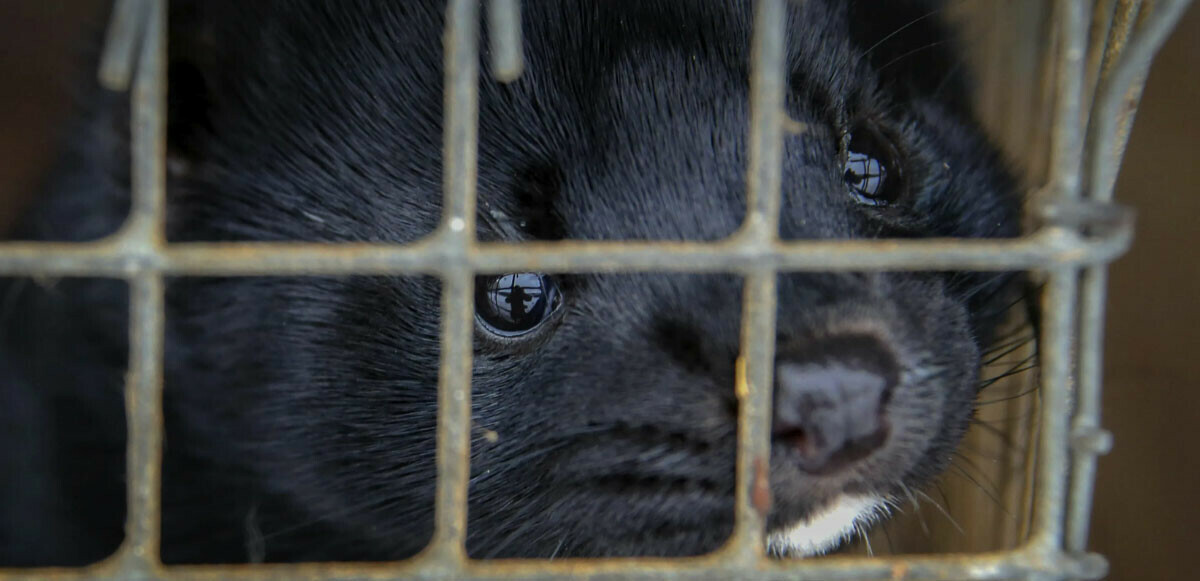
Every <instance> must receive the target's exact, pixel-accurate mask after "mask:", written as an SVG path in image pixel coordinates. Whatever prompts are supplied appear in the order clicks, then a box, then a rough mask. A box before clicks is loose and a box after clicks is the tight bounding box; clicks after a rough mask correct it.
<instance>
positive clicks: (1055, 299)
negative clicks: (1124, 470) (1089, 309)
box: [1033, 268, 1079, 551]
mask: <svg viewBox="0 0 1200 581" xmlns="http://www.w3.org/2000/svg"><path fill="white" fill-rule="evenodd" d="M1078 278H1079V276H1078V272H1077V271H1076V270H1075V269H1073V268H1060V269H1056V270H1053V271H1050V273H1049V280H1048V281H1047V283H1046V291H1045V295H1044V297H1043V301H1042V312H1043V313H1044V319H1043V321H1042V337H1041V344H1042V347H1041V349H1042V356H1043V359H1042V414H1041V426H1040V430H1041V434H1040V438H1039V453H1038V462H1039V465H1038V467H1037V480H1036V486H1037V502H1036V506H1035V513H1036V521H1035V526H1034V539H1033V542H1034V543H1036V544H1038V545H1039V546H1040V548H1042V549H1044V550H1052V551H1057V550H1059V549H1060V548H1061V546H1062V536H1063V535H1062V530H1063V514H1064V510H1063V509H1064V501H1065V500H1066V486H1067V476H1068V472H1067V462H1068V456H1067V421H1068V419H1067V418H1068V417H1069V416H1070V413H1071V387H1072V386H1071V368H1072V365H1071V348H1072V340H1071V339H1072V337H1073V335H1074V332H1075V299H1076V294H1077V287H1078Z"/></svg>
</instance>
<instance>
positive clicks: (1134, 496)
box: [0, 0, 1200, 580]
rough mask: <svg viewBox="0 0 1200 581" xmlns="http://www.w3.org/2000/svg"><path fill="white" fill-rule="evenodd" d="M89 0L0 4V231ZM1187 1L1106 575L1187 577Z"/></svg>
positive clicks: (1113, 301) (1122, 359)
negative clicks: (1109, 568)
mask: <svg viewBox="0 0 1200 581" xmlns="http://www.w3.org/2000/svg"><path fill="white" fill-rule="evenodd" d="M105 4H106V3H105V2H102V1H100V0H0V127H2V128H3V130H2V131H0V229H2V228H4V227H6V225H8V224H9V223H11V220H12V219H13V217H14V216H15V215H16V213H17V212H18V211H19V208H20V207H21V206H22V205H23V204H25V203H27V201H28V199H29V197H30V194H31V191H32V190H33V188H34V187H36V184H37V180H38V176H39V174H40V173H41V172H42V171H44V168H45V166H46V164H47V162H48V161H49V156H50V154H51V151H52V148H53V145H54V142H55V138H56V131H57V130H58V129H59V127H60V123H61V121H62V118H63V115H64V113H65V112H66V110H67V105H68V102H69V96H70V92H71V91H70V79H71V75H70V71H71V67H72V66H73V65H72V63H73V62H77V61H78V59H77V58H76V57H77V56H78V52H79V48H80V47H79V46H78V45H79V41H80V39H81V38H82V37H83V34H81V31H83V30H85V29H86V28H87V27H89V26H96V25H102V24H103V15H102V12H103V11H104V5H105ZM1197 68H1200V7H1193V8H1192V9H1191V10H1190V12H1189V14H1188V15H1187V17H1186V18H1185V20H1184V22H1183V23H1182V24H1181V25H1180V27H1179V29H1178V30H1177V31H1176V33H1175V34H1174V36H1173V38H1172V39H1171V41H1170V42H1169V43H1168V44H1167V46H1166V48H1165V49H1164V50H1163V52H1162V54H1161V55H1160V56H1159V58H1158V62H1157V64H1156V65H1155V67H1154V70H1153V72H1152V74H1151V77H1150V81H1149V84H1148V87H1147V89H1146V92H1145V96H1144V98H1143V101H1142V108H1141V112H1140V113H1139V115H1138V118H1137V123H1136V125H1135V128H1134V132H1133V136H1132V140H1131V142H1130V145H1129V150H1128V153H1127V155H1126V161H1125V165H1124V169H1123V170H1122V173H1121V177H1120V181H1119V184H1118V198H1119V199H1120V200H1121V201H1123V202H1124V203H1127V204H1130V205H1133V206H1134V207H1136V208H1137V210H1138V215H1139V218H1138V234H1137V240H1136V242H1135V244H1134V247H1133V249H1132V251H1131V252H1130V253H1129V254H1128V255H1126V256H1125V257H1124V258H1122V259H1121V260H1120V261H1119V262H1117V263H1116V265H1115V266H1114V267H1113V269H1112V277H1111V287H1110V305H1109V318H1108V321H1109V322H1108V330H1107V365H1106V396H1105V411H1104V425H1105V426H1106V427H1107V428H1109V429H1111V430H1112V431H1113V432H1114V433H1115V435H1116V446H1115V447H1114V449H1113V452H1112V454H1110V455H1109V456H1107V457H1105V458H1103V459H1102V461H1101V464H1100V473H1099V481H1098V484H1097V493H1096V509H1095V515H1094V518H1093V528H1092V539H1093V540H1092V546H1093V548H1094V549H1095V550H1097V551H1100V552H1102V553H1104V554H1106V555H1108V556H1109V558H1110V560H1111V562H1112V575H1111V576H1110V578H1111V579H1120V580H1134V579H1146V580H1150V579H1192V578H1196V576H1197V573H1196V567H1195V565H1193V564H1192V557H1193V555H1192V554H1191V553H1190V551H1191V550H1194V547H1195V545H1196V541H1197V539H1198V538H1200V534H1197V533H1195V532H1194V531H1196V530H1197V529H1198V528H1200V502H1198V501H1197V494H1200V437H1198V436H1200V383H1198V382H1197V381H1196V379H1195V376H1196V375H1197V374H1200V354H1198V353H1195V352H1193V351H1192V350H1193V349H1198V348H1200V317H1198V316H1197V309H1196V307H1195V304H1196V302H1197V301H1200V260H1198V259H1197V257H1196V255H1197V253H1200V227H1198V226H1196V223H1195V220H1196V219H1197V217H1198V216H1200V163H1197V159H1196V158H1197V154H1198V153H1200V144H1198V143H1197V136H1200V112H1198V107H1200V75H1197V74H1196V73H1197Z"/></svg>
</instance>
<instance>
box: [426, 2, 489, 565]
mask: <svg viewBox="0 0 1200 581" xmlns="http://www.w3.org/2000/svg"><path fill="white" fill-rule="evenodd" d="M478 34H479V0H451V2H450V3H449V4H448V6H447V13H446V33H445V37H444V43H445V86H446V89H445V90H446V94H445V110H446V117H445V130H444V131H445V134H444V139H445V149H444V151H443V166H442V173H443V178H442V180H443V181H442V185H443V187H444V189H445V197H444V203H443V209H442V226H441V230H440V244H441V245H443V246H444V248H445V250H446V252H447V253H448V255H449V256H451V257H452V259H451V260H450V262H451V264H448V265H447V267H446V268H445V269H444V270H443V271H442V285H443V286H442V341H441V349H442V355H441V365H440V367H439V379H438V432H437V436H438V437H437V470H438V480H437V492H436V501H435V502H436V505H435V514H436V516H435V526H434V538H433V543H432V544H431V546H430V550H429V554H430V556H431V557H432V558H433V559H435V561H436V563H435V565H436V566H438V567H445V568H449V569H450V570H451V571H453V570H455V569H457V568H459V567H461V566H462V564H463V559H464V558H465V555H466V549H465V542H466V528H467V486H468V480H469V476H470V457H469V455H470V450H471V368H472V365H471V355H472V352H471V331H472V329H473V325H472V323H473V310H472V305H473V304H474V301H473V300H472V273H471V271H470V269H469V267H468V266H467V253H468V252H469V251H470V247H471V245H472V244H473V243H474V240H475V177H476V165H475V164H476V145H477V116H478V76H479V48H478V43H479V41H478Z"/></svg>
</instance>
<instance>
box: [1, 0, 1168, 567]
mask: <svg viewBox="0 0 1200 581" xmlns="http://www.w3.org/2000/svg"><path fill="white" fill-rule="evenodd" d="M787 1H788V0H756V2H755V21H754V35H753V41H752V42H753V45H752V61H753V62H752V69H751V70H752V79H751V85H750V91H751V102H752V106H751V128H750V136H749V138H750V139H749V143H750V155H749V158H750V160H749V165H748V168H747V200H748V209H749V211H748V212H747V218H746V221H745V223H744V224H743V226H742V228H741V229H740V230H739V231H738V233H737V234H735V235H734V236H733V237H731V238H730V239H728V240H724V241H719V242H715V243H682V242H654V243H643V242H570V241H566V242H554V243H523V244H497V243H479V242H477V241H476V239H475V179H476V161H477V160H476V146H477V141H478V140H477V130H478V124H477V115H478V82H479V58H480V51H479V49H478V44H479V36H480V11H479V2H480V0H449V2H448V5H447V25H446V31H445V36H444V42H445V55H446V57H445V110H446V123H445V130H444V131H445V134H444V139H445V142H444V159H445V168H446V171H445V172H444V184H443V187H444V190H445V198H444V209H443V219H442V222H441V225H440V226H439V228H438V230H437V231H436V232H435V233H434V234H433V235H432V236H430V237H429V238H427V239H425V240H422V241H419V242H416V243H412V244H406V245H404V244H395V245H392V244H338V245H326V244H317V243H300V242H298V243H186V244H184V243H181V244H167V243H166V239H165V225H164V224H165V178H164V175H165V172H164V168H165V123H164V114H165V103H166V70H165V69H166V62H165V61H166V59H165V47H166V40H167V39H166V10H167V2H166V0H118V2H117V3H116V5H115V9H114V12H113V15H112V18H111V22H110V26H109V30H108V35H107V37H106V46H105V50H104V52H103V55H102V58H101V66H100V71H99V73H98V74H99V77H100V79H101V82H102V83H103V84H104V85H105V86H106V87H108V88H111V89H118V90H121V89H125V88H127V87H129V85H130V83H131V80H132V86H133V90H132V96H131V98H132V109H133V115H132V120H133V121H132V128H131V129H132V148H133V149H132V158H133V159H132V164H133V167H132V170H133V171H132V181H133V183H132V200H133V202H132V209H131V212H130V216H129V218H128V221H127V222H126V224H125V225H124V227H123V228H122V229H121V230H120V231H119V232H118V233H117V234H115V235H113V236H112V237H110V238H107V239H104V240H101V241H98V242H91V243H3V244H0V274H4V275H36V274H43V275H45V274H51V275H71V276H112V277H121V278H125V279H126V280H128V281H129V282H130V288H131V309H130V311H131V314H130V328H129V337H130V360H129V373H128V377H127V380H126V400H127V401H126V405H127V413H128V424H129V428H128V430H129V433H128V458H127V463H128V467H127V469H128V474H129V483H128V514H127V523H126V535H127V538H126V540H125V542H124V544H123V545H122V546H121V548H120V549H119V550H118V552H117V554H115V555H114V556H112V557H110V558H109V559H107V560H105V561H103V562H101V563H98V564H96V565H92V566H90V567H85V568H78V569H66V568H50V569H8V570H0V581H13V580H17V579H30V580H32V579H51V580H66V579H98V580H99V579H103V580H112V579H135V578H136V579H171V580H174V579H196V580H215V579H247V580H261V581H267V580H275V579H305V580H309V579H311V580H315V579H345V580H350V579H362V580H365V579H371V580H384V579H402V578H405V579H407V578H420V579H448V578H455V579H518V578H520V579H554V578H561V577H564V576H571V577H577V578H605V579H662V580H675V579H727V578H734V577H736V578H747V579H748V578H754V579H789V580H808V579H811V580H816V579H823V580H842V579H1007V578H1021V577H1023V578H1037V579H1065V578H1097V577H1100V576H1102V575H1103V574H1104V573H1105V570H1106V567H1107V565H1106V562H1105V561H1104V559H1103V558H1102V557H1100V556H1098V555H1092V554H1084V553H1081V552H1080V551H1083V550H1084V548H1085V543H1086V529H1087V524H1088V520H1087V519H1088V511H1089V508H1090V503H1091V487H1092V479H1093V476H1094V471H1095V455H1096V454H1097V453H1101V452H1103V450H1104V448H1105V447H1106V446H1105V442H1106V441H1107V440H1106V433H1105V432H1103V431H1101V430H1099V428H1098V413H1099V409H1098V408H1099V403H1098V402H1099V400H1098V398H1099V383H1100V377H1099V371H1098V370H1099V364H1100V342H1101V338H1102V326H1103V301H1104V284H1105V272H1106V270H1105V267H1104V264H1105V263H1107V262H1109V261H1111V260H1113V259H1115V258H1116V257H1117V256H1119V255H1120V254H1121V253H1123V252H1124V251H1125V249H1126V248H1128V245H1129V241H1130V237H1131V235H1132V219H1131V215H1130V214H1129V212H1127V211H1123V210H1121V209H1119V208H1118V207H1117V206H1114V205H1112V204H1110V201H1111V197H1112V184H1113V182H1114V180H1115V172H1116V168H1117V165H1118V163H1119V160H1120V156H1121V153H1122V151H1123V148H1124V141H1123V139H1124V135H1123V134H1122V131H1125V133H1126V134H1127V129H1128V125H1129V123H1130V120H1131V119H1132V113H1133V110H1134V108H1135V106H1136V99H1137V96H1138V94H1139V93H1140V88H1141V84H1142V83H1143V82H1144V80H1145V76H1146V71H1147V68H1148V66H1149V63H1150V60H1151V58H1152V56H1153V54H1154V53H1155V52H1156V51H1157V50H1158V48H1159V47H1160V46H1161V45H1162V43H1163V41H1164V40H1165V38H1166V36H1167V35H1168V33H1169V32H1170V30H1171V29H1172V27H1173V25H1174V23H1175V22H1177V21H1178V19H1179V17H1180V16H1181V14H1182V12H1183V10H1184V8H1185V7H1186V6H1187V5H1188V4H1189V0H1158V1H1157V2H1155V3H1153V6H1150V5H1146V6H1143V7H1142V8H1141V10H1142V11H1143V13H1145V12H1146V11H1151V10H1152V12H1150V13H1149V14H1148V15H1146V16H1145V17H1144V18H1143V17H1141V16H1139V21H1140V22H1141V25H1140V26H1138V27H1137V28H1136V30H1130V31H1129V34H1128V41H1127V43H1126V40H1125V38H1126V37H1125V36H1121V35H1113V36H1112V37H1111V38H1110V40H1109V44H1108V45H1107V46H1104V47H1099V48H1097V47H1094V46H1093V47H1089V46H1088V31H1089V27H1088V23H1089V21H1090V17H1091V14H1090V12H1091V10H1090V7H1091V4H1090V3H1089V2H1088V1H1087V0H1058V3H1057V5H1056V6H1057V7H1058V10H1057V12H1058V14H1059V26H1060V28H1059V32H1058V34H1059V38H1058V46H1059V49H1060V50H1059V52H1058V55H1057V59H1058V60H1057V64H1056V69H1055V70H1056V71H1057V79H1056V88H1057V101H1056V107H1055V109H1056V114H1055V125H1054V131H1053V141H1052V143H1053V148H1052V162H1053V163H1052V169H1053V171H1052V175H1051V181H1050V186H1049V190H1048V192H1049V193H1050V194H1051V196H1050V202H1051V203H1050V204H1049V205H1048V206H1047V207H1046V209H1045V211H1044V212H1043V218H1044V219H1045V220H1046V225H1045V226H1044V227H1043V228H1041V229H1040V230H1038V231H1035V232H1033V233H1031V234H1028V235H1026V236H1024V237H1022V238H1017V239H1012V240H949V239H945V240H849V241H819V240H818V241H789V242H783V241H780V240H779V236H778V221H779V211H780V175H781V171H782V164H781V161H782V139H783V131H784V128H785V126H786V125H787V123H786V121H787V120H786V116H785V113H784V110H783V107H782V103H783V97H784V87H785V82H784V78H785V72H786V71H785V68H784V67H785V59H784V54H785V52H784V50H785V47H786V35H787V30H786V28H785V24H784V23H785V22H786V19H785V18H784V11H785V9H786V2H787ZM1101 1H1103V0H1101ZM1121 2H1122V4H1121V6H1122V8H1121V9H1120V10H1123V12H1121V14H1122V15H1123V17H1131V14H1132V11H1133V10H1134V9H1133V8H1130V6H1134V5H1135V4H1139V3H1136V2H1128V1H1126V0H1121ZM487 25H488V35H489V51H490V56H491V62H490V67H491V69H492V74H493V75H494V76H495V78H496V79H497V80H500V81H503V82H508V81H512V80H514V79H516V78H517V77H519V76H520V74H521V71H522V69H523V67H524V64H523V55H522V46H521V45H522V43H521V31H520V13H519V1H518V0H489V4H488V6H487ZM1113 39H1116V40H1113ZM1100 49H1103V50H1105V59H1106V62H1108V65H1106V66H1105V67H1102V68H1105V70H1106V71H1107V73H1106V74H1104V75H1102V78H1101V79H1100V81H1099V84H1098V89H1097V91H1098V97H1097V99H1096V100H1095V101H1094V103H1093V107H1092V108H1091V113H1092V114H1091V117H1090V123H1091V125H1090V127H1089V126H1085V124H1084V120H1085V117H1084V112H1085V110H1086V109H1085V105H1084V101H1085V97H1086V95H1085V77H1084V74H1085V73H1084V72H1083V71H1085V69H1087V68H1088V67H1086V66H1083V65H1084V63H1085V60H1088V61H1089V62H1094V59H1092V58H1091V57H1089V56H1088V54H1089V53H1088V51H1089V50H1100ZM1112 59H1118V60H1115V61H1114V60H1112ZM1085 128H1086V129H1087V133H1086V140H1085V133H1084V130H1085ZM1085 154H1086V155H1085ZM1085 177H1086V178H1087V179H1086V181H1084V178H1085ZM954 268H957V269H977V270H1015V269H1040V270H1044V271H1046V272H1047V273H1048V276H1049V284H1048V290H1047V292H1046V293H1045V295H1044V296H1043V306H1044V310H1045V312H1046V313H1047V320H1046V324H1045V325H1044V328H1043V329H1044V333H1043V336H1042V338H1041V340H1042V346H1043V347H1042V348H1043V350H1044V352H1043V369H1044V371H1043V373H1044V379H1045V381H1044V385H1045V389H1044V393H1043V398H1044V402H1045V405H1046V410H1045V413H1043V414H1042V419H1041V422H1042V425H1041V431H1040V434H1039V446H1040V458H1039V466H1038V473H1037V487H1036V489H1035V491H1034V494H1035V498H1036V518H1037V520H1036V525H1035V530H1034V531H1033V534H1032V537H1031V539H1030V540H1029V542H1027V543H1026V544H1025V545H1022V546H1020V547H1017V548H1015V549H1012V550H1007V551H994V552H988V553H981V554H947V555H916V556H888V557H876V558H856V557H847V556H835V557H828V558H823V559H817V560H805V561H788V560H774V559H770V558H767V557H766V556H765V555H764V546H763V537H764V522H765V515H766V512H767V510H769V504H770V491H769V488H765V486H764V484H763V483H764V479H765V476H766V474H767V469H768V461H769V456H770V455H769V442H770V440H769V431H768V429H767V426H768V425H769V418H770V404H771V402H770V389H769V387H770V385H771V384H772V379H771V374H772V367H773V366H772V361H773V357H774V335H775V333H774V327H775V306H776V299H777V297H776V288H775V284H776V276H777V273H778V272H786V271H796V270H823V271H831V270H879V269H913V270H939V269H941V270H945V269H954ZM519 270H536V271H546V272H579V271H593V272H594V271H636V270H669V271H686V272H738V273H741V274H744V275H745V276H746V282H745V290H744V298H743V301H744V304H743V327H742V337H741V341H742V352H741V354H740V356H739V359H738V361H739V364H738V381H737V386H736V387H737V394H738V397H739V399H740V400H741V402H742V404H743V405H741V406H740V407H739V409H740V411H739V418H738V421H739V426H738V461H737V468H736V470H737V491H736V494H737V499H736V509H735V510H736V512H735V514H736V521H735V531H734V534H733V535H732V537H731V539H730V541H729V543H728V544H727V545H726V547H724V548H723V549H721V550H719V551H717V552H716V553H713V554H711V555H706V556H701V557H692V558H682V559H649V558H644V559H606V560H584V559H565V560H556V561H533V560H513V561H504V560H501V561H472V560H470V559H468V558H467V556H466V552H465V538H466V526H467V514H466V500H467V486H468V477H469V475H470V465H469V452H470V428H471V426H470V423H471V399H470V396H471V385H470V381H471V372H472V342H471V333H472V328H473V317H474V313H473V301H472V300H471V297H472V293H473V276H474V273H475V272H479V271H519ZM1080 272H1083V273H1084V275H1083V278H1082V282H1081V281H1080ZM351 273H353V274H400V273H425V274H433V275H436V276H438V277H440V278H441V281H442V285H443V288H442V303H441V308H442V311H441V312H442V330H441V331H442V337H441V348H442V359H441V363H440V374H439V386H438V428H437V471H438V484H437V492H436V500H435V503H436V505H435V506H436V511H435V515H436V516H435V531H434V536H433V539H432V542H431V543H430V545H429V547H427V548H426V550H425V551H423V552H422V553H421V554H420V555H418V556H417V557H415V558H413V559H410V560H408V561H404V562H400V563H309V564H267V565H233V566H215V565H213V566H172V567H164V566H162V564H161V562H160V561H159V558H158V547H159V524H160V523H159V520H160V516H161V502H160V487H161V464H162V440H163V416H162V407H161V406H162V373H163V369H162V366H163V361H162V351H163V340H164V338H163V328H164V318H165V312H164V297H163V277H164V276H168V275H169V276H177V275H182V276H204V275H231V276H251V275H323V274H351ZM1081 285H1082V290H1081ZM1081 293H1082V297H1080V294H1081ZM1080 305H1082V307H1081V311H1080V312H1079V314H1078V316H1077V311H1076V309H1077V308H1079V307H1080ZM1077 323H1078V325H1079V326H1077ZM1076 341H1078V342H1079V345H1080V348H1079V358H1080V361H1079V369H1078V372H1077V370H1076V368H1075V367H1074V362H1073V361H1072V359H1071V350H1072V346H1073V345H1074V343H1075V342H1076ZM1076 379H1078V393H1077V394H1075V398H1076V399H1075V400H1073V399H1072V395H1073V394H1072V392H1071V388H1072V382H1073V381H1074V380H1076ZM1072 407H1074V408H1075V415H1074V416H1073V417H1071V416H1070V412H1071V410H1072ZM1069 417H1070V421H1068V418H1069ZM1072 454H1073V456H1072ZM1068 460H1071V462H1070V463H1069V462H1068ZM1068 484H1069V485H1068ZM1064 531H1065V532H1064Z"/></svg>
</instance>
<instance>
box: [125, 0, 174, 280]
mask: <svg viewBox="0 0 1200 581" xmlns="http://www.w3.org/2000/svg"><path fill="white" fill-rule="evenodd" d="M147 12H148V14H147V16H146V20H147V22H146V27H145V32H146V34H145V40H144V41H143V42H142V51H141V53H140V54H139V55H138V65H137V72H136V76H135V78H134V79H133V95H132V112H131V118H132V122H131V123H132V125H131V127H130V131H131V145H130V147H131V149H132V151H131V156H130V157H131V163H132V164H133V165H132V168H131V174H130V180H131V184H130V185H131V188H132V192H131V198H130V206H129V218H128V219H127V220H126V222H125V225H124V227H123V228H122V233H121V235H122V237H123V238H124V241H125V243H126V244H129V245H131V246H132V247H133V248H134V249H135V250H137V251H139V252H140V253H142V254H147V255H148V254H152V253H155V252H157V251H159V250H160V249H161V248H162V246H163V244H164V243H165V242H166V236H165V228H166V225H165V222H166V193H165V190H166V155H167V141H166V139H167V133H166V120H165V111H166V99H167V67H166V64H167V61H166V54H165V53H166V50H167V42H166V33H167V31H166V17H167V7H166V0H152V1H151V2H150V5H149V7H148V8H147ZM140 266H144V265H140ZM140 266H139V267H140Z"/></svg>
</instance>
